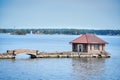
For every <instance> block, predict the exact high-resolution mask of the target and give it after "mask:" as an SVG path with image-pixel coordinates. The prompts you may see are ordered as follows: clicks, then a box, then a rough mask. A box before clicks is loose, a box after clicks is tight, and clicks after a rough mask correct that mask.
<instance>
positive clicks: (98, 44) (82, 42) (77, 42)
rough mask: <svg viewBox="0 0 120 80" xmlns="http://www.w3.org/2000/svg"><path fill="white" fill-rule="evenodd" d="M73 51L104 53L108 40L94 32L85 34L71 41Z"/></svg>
mask: <svg viewBox="0 0 120 80" xmlns="http://www.w3.org/2000/svg"><path fill="white" fill-rule="evenodd" d="M70 43H72V51H74V52H86V53H98V54H99V53H104V52H105V44H108V43H107V42H106V41H104V40H102V39H100V38H99V37H97V36H96V35H94V34H83V35H82V36H80V37H78V38H76V39H74V40H73V41H71V42H70Z"/></svg>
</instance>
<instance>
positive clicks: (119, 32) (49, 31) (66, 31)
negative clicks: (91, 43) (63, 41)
mask: <svg viewBox="0 0 120 80" xmlns="http://www.w3.org/2000/svg"><path fill="white" fill-rule="evenodd" d="M31 31H32V33H33V34H68V35H80V34H85V33H90V34H97V35H120V30H90V29H0V33H11V34H16V35H25V34H29V33H30V32H31Z"/></svg>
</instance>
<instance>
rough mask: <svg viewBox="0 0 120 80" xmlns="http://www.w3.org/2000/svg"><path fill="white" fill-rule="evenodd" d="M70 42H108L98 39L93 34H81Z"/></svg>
mask: <svg viewBox="0 0 120 80" xmlns="http://www.w3.org/2000/svg"><path fill="white" fill-rule="evenodd" d="M70 43H89V44H108V43H107V42H106V41H104V40H102V39H100V38H99V37H97V36H95V35H94V34H83V35H82V36H80V37H78V38H76V39H74V40H73V41H71V42H70Z"/></svg>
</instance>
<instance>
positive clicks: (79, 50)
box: [77, 44, 83, 52]
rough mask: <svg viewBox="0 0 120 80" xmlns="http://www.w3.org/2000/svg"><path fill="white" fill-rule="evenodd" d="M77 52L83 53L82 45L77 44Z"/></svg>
mask: <svg viewBox="0 0 120 80" xmlns="http://www.w3.org/2000/svg"><path fill="white" fill-rule="evenodd" d="M77 51H78V52H83V45H82V44H78V49H77Z"/></svg>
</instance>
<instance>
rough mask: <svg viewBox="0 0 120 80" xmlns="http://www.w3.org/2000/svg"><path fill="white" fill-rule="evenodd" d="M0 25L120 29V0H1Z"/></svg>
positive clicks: (6, 26) (5, 26)
mask: <svg viewBox="0 0 120 80" xmlns="http://www.w3.org/2000/svg"><path fill="white" fill-rule="evenodd" d="M0 28H16V29H17V28H18V29H19V28H26V29H27V28H29V29H31V28H36V29H37V28H60V29H61V28H69V29H71V28H75V29H115V30H117V29H120V0H0Z"/></svg>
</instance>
